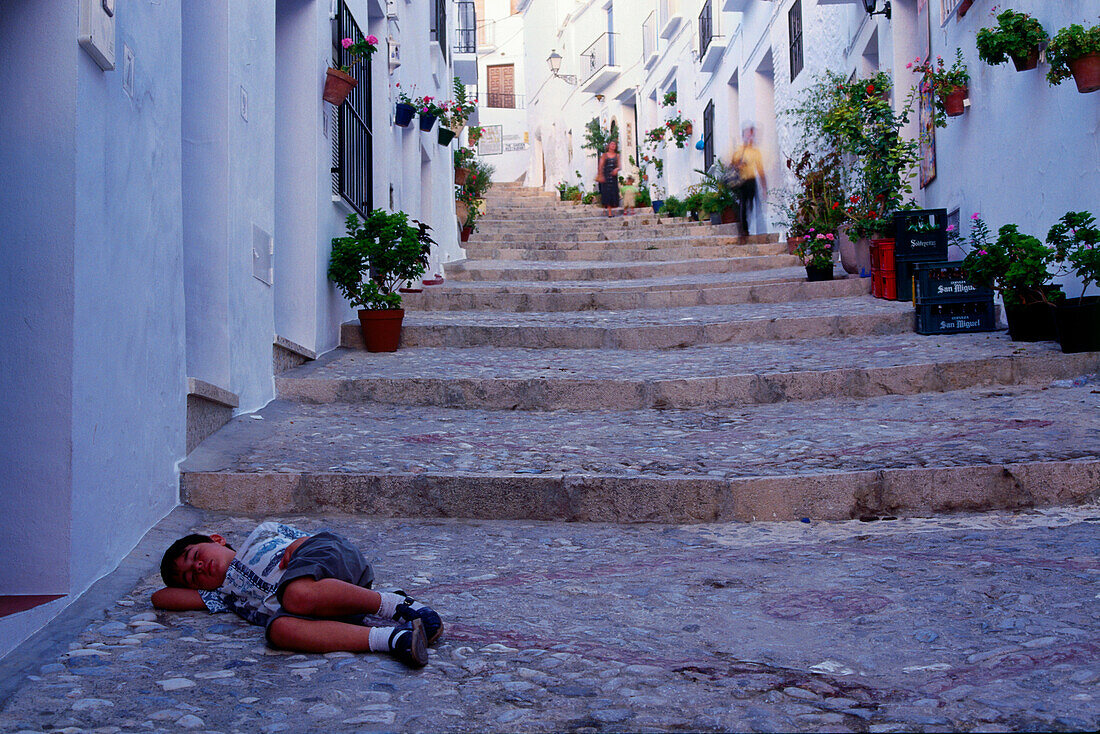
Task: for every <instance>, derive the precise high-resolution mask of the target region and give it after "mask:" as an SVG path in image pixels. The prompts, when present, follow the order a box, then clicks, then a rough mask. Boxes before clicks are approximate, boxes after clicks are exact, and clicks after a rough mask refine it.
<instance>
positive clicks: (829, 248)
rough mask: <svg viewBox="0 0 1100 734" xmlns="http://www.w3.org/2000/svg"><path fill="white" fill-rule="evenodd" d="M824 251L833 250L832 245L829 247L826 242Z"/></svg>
mask: <svg viewBox="0 0 1100 734" xmlns="http://www.w3.org/2000/svg"><path fill="white" fill-rule="evenodd" d="M825 249H826V250H831V249H833V246H832V245H830V244H829V243H828V242H826V243H825Z"/></svg>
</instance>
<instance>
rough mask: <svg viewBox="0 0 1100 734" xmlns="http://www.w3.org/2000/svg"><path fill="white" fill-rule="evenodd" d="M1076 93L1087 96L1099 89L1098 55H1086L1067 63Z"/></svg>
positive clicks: (1099, 66) (1099, 57) (1099, 68)
mask: <svg viewBox="0 0 1100 734" xmlns="http://www.w3.org/2000/svg"><path fill="white" fill-rule="evenodd" d="M1069 68H1070V71H1072V72H1073V81H1075V82H1076V83H1077V91H1078V92H1080V93H1081V94H1088V93H1089V92H1095V91H1096V90H1097V89H1100V53H1096V54H1086V55H1084V56H1080V57H1078V58H1076V59H1072V60H1071V61H1070V62H1069Z"/></svg>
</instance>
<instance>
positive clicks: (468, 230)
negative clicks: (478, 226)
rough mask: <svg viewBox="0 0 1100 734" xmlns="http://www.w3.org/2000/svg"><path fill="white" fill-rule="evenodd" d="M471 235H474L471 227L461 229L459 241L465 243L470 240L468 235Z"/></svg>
mask: <svg viewBox="0 0 1100 734" xmlns="http://www.w3.org/2000/svg"><path fill="white" fill-rule="evenodd" d="M473 233H474V228H473V227H463V228H462V232H461V234H459V239H460V240H462V241H463V242H467V241H469V239H470V235H472V234H473Z"/></svg>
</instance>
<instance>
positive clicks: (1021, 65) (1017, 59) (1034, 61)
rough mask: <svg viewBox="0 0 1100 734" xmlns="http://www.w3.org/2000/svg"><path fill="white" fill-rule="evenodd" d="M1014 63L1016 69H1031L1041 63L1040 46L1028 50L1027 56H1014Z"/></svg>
mask: <svg viewBox="0 0 1100 734" xmlns="http://www.w3.org/2000/svg"><path fill="white" fill-rule="evenodd" d="M1012 63H1013V64H1014V65H1015V66H1016V71H1031V70H1032V69H1034V68H1035V67H1036V66H1038V65H1039V47H1038V46H1036V47H1035V48H1033V49H1031V50H1030V51H1028V52H1027V56H1013V57H1012Z"/></svg>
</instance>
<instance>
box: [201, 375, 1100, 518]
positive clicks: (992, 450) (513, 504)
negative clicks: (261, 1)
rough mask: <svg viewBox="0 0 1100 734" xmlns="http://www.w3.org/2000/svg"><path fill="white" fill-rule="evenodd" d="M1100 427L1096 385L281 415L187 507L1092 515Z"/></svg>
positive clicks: (498, 514) (212, 457) (209, 469)
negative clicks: (1077, 511) (1083, 507)
mask: <svg viewBox="0 0 1100 734" xmlns="http://www.w3.org/2000/svg"><path fill="white" fill-rule="evenodd" d="M1098 410H1100V397H1098V395H1097V394H1096V393H1095V385H1084V386H1083V387H1078V388H1047V389H1044V388H1040V387H1035V386H1024V387H997V388H993V389H990V388H973V389H970V390H959V391H953V392H948V393H925V394H921V395H890V396H884V397H878V398H865V399H849V398H839V399H838V398H830V399H826V400H819V401H815V402H812V403H777V404H773V405H754V406H745V407H737V408H724V409H711V410H638V411H606V410H584V411H551V412H532V411H490V410H459V409H449V408H436V407H427V408H426V407H420V406H416V407H410V406H393V405H374V404H354V405H349V404H326V405H307V404H302V403H292V402H289V401H284V400H277V401H274V402H272V403H270V404H269V405H268V406H266V407H265V408H264V409H263V410H261V411H260V412H259V413H257V414H253V415H241V416H238V417H236V418H234V419H233V420H232V421H230V423H228V424H227V425H226V426H224V427H223V428H222V429H221V430H219V431H218V432H217V433H215V434H214V435H213V436H211V437H210V438H208V439H207V440H206V441H205V442H203V443H202V444H201V445H200V446H199V447H198V448H197V449H195V450H194V451H193V452H192V453H191V454H190V456H188V458H187V459H186V460H185V461H184V462H183V464H182V467H181V469H182V478H181V492H182V498H183V500H184V501H185V502H188V503H190V504H191V505H193V506H195V507H198V508H201V509H205V510H214V511H219V512H227V513H232V514H249V515H287V514H298V513H331V512H346V513H355V514H359V515H380V516H388V517H463V518H496V519H523V520H576V521H595V522H673V523H698V522H711V521H731V520H745V521H748V520H787V519H798V518H810V519H815V520H841V519H848V518H859V517H865V516H874V517H878V516H883V515H927V514H932V513H938V512H958V511H976V510H989V509H1024V508H1031V507H1038V506H1043V505H1050V504H1059V505H1066V504H1071V503H1079V502H1087V501H1092V500H1095V499H1096V498H1097V496H1098V487H1100V461H1097V459H1096V456H1097V455H1098V453H1100V432H1098V431H1096V430H1095V425H1096V415H1097V412H1098ZM257 418H259V419H262V420H257Z"/></svg>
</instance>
